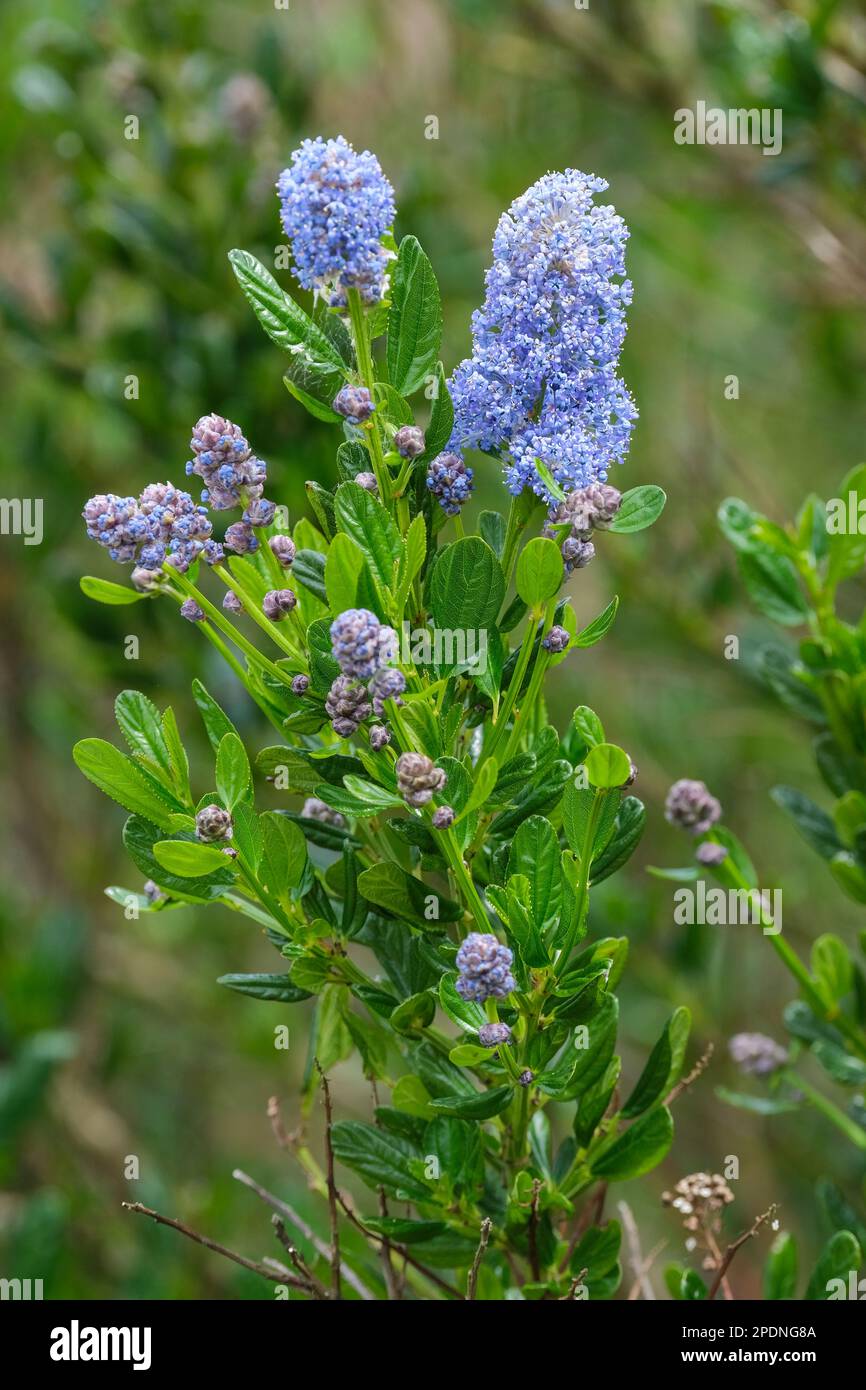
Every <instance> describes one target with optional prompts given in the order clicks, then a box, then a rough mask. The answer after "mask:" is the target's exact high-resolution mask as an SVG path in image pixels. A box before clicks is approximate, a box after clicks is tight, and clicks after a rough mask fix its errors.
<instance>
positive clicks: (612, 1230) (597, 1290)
mask: <svg viewBox="0 0 866 1390" xmlns="http://www.w3.org/2000/svg"><path fill="white" fill-rule="evenodd" d="M621 1243H622V1229H621V1227H620V1224H619V1222H618V1221H608V1222H607V1223H606V1225H604V1226H591V1227H590V1229H589V1230H588V1231H587V1232H586V1235H584V1236H582V1237H581V1239H580V1241H579V1242H578V1244H577V1246H576V1248H575V1250H574V1251H573V1253H572V1256H571V1260H570V1261H569V1268H570V1270H571V1272H572V1274H579V1273H580V1271H581V1270H582V1269H585V1270H586V1271H587V1273H586V1284H587V1288H588V1291H589V1296H590V1299H593V1298H599V1297H603V1296H604V1293H605V1292H608V1293H612V1292H613V1291H614V1288H615V1287H616V1285H614V1288H611V1289H610V1290H608V1289H607V1287H606V1286H607V1282H608V1279H609V1276H610V1275H611V1274H615V1275H616V1283H619V1273H620V1271H619V1249H620V1245H621Z"/></svg>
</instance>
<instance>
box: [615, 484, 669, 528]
mask: <svg viewBox="0 0 866 1390" xmlns="http://www.w3.org/2000/svg"><path fill="white" fill-rule="evenodd" d="M666 501H667V497H666V496H665V494H664V492H663V491H662V489H661V488H660V487H655V486H654V485H653V484H651V483H650V484H644V485H643V486H641V487H632V488H629V490H628V492H624V493H623V495H622V502H621V503H620V508H619V511H618V512H617V514H616V516H615V517H614V519H613V521H612V522H611V523H610V524H609V526H607V527H606V528H605V529H606V530H608V531H616V532H618V534H620V535H624V534H626V533H628V532H631V531H644V530H645V529H646V527H647V526H652V524H653V522H654V521H656V520H657V519H658V518H659V517H660V516H661V514H662V511H663V510H664V505H665V502H666Z"/></svg>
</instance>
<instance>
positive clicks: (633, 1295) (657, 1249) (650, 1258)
mask: <svg viewBox="0 0 866 1390" xmlns="http://www.w3.org/2000/svg"><path fill="white" fill-rule="evenodd" d="M666 1247H667V1241H666V1240H660V1241H659V1242H658V1244H657V1245H654V1246H653V1248H652V1250H651V1251H650V1252H649V1254H648V1255H647V1257H646V1259H645V1260H644V1262H643V1264H642V1265H641V1267H640V1270H639V1271H638V1277H637V1278H636V1279H635V1281H634V1283H633V1284H632V1286H631V1288H630V1289H629V1291H628V1300H627V1301H628V1302H629V1303H634V1302H635V1300H636V1299H637V1296H638V1294H639V1293H640V1291H641V1287H642V1282H641V1281H642V1280H643V1278H644V1276H645V1275H647V1274H649V1272H650V1270H651V1269H652V1267H653V1265H654V1264H655V1262H656V1260H657V1259H658V1257H659V1255H660V1254H661V1253H662V1251H663V1250H664V1249H665V1248H666ZM650 1288H652V1284H650ZM653 1298H655V1294H653Z"/></svg>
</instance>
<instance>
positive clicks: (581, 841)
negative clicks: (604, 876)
mask: <svg viewBox="0 0 866 1390" xmlns="http://www.w3.org/2000/svg"><path fill="white" fill-rule="evenodd" d="M597 746H598V747H609V746H610V745H607V744H598V745H597ZM595 798H596V792H595V791H594V790H593V788H592V787H578V786H575V784H574V782H573V781H569V782H568V783H567V784H566V788H565V791H564V793H563V797H562V828H563V830H564V831H565V838H566V839H567V841H568V844H569V847H570V849H572V850H573V852H574V853H575V854H577V855H582V854H583V852H584V849H585V848H586V837H587V834H588V832H589V818H590V815H591V813H592V807H593V803H594V801H595ZM617 809H618V798H617V797H616V796H605V797H604V800H603V802H602V805H601V810H600V812H599V816H598V820H597V822H596V829H595V836H594V840H593V844H592V845H591V846H590V847H589V848H590V853H591V858H594V857H595V855H596V854H600V853H601V851H602V850H603V849H604V846H605V845H606V844H607V843H608V841H609V839H610V837H611V835H612V834H613V828H614V825H615V824H616V816H617Z"/></svg>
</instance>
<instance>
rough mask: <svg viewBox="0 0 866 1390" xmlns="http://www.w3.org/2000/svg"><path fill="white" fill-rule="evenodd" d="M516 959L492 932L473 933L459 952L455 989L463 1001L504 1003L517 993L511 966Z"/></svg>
mask: <svg viewBox="0 0 866 1390" xmlns="http://www.w3.org/2000/svg"><path fill="white" fill-rule="evenodd" d="M513 961H514V956H513V954H512V952H511V951H510V950H509V948H508V947H507V946H503V945H502V943H501V942H499V941H497V939H496V937H495V936H494V935H493V933H492V932H477V931H473V932H470V933H469V935H468V936H467V937H466V939H465V941H464V942H463V943H462V945H461V947H460V950H459V951H458V952H457V969H458V970H459V972H460V973H459V975H458V976H457V979H456V981H455V984H454V987H455V989H456V990H457V993H458V994H459V995H460V998H461V999H471V1000H474V1001H475V1002H476V1003H478V1004H483V1003H484V1001H485V999H504V998H505V997H506V995H509V994H510V993H511V991H512V990H513V989H516V987H517V986H516V984H515V981H514V976H513V975H512V973H511V966H512V963H513Z"/></svg>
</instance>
